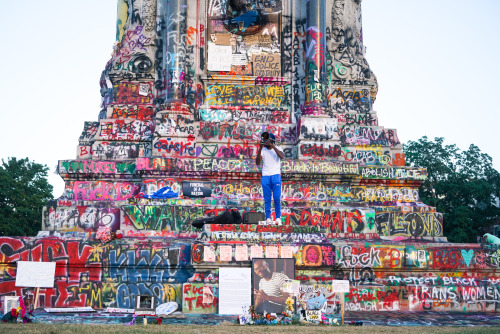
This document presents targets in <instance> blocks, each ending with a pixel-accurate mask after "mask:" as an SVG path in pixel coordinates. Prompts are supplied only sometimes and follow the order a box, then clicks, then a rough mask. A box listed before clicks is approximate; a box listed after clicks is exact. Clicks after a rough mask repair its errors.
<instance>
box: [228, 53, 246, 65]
mask: <svg viewBox="0 0 500 334" xmlns="http://www.w3.org/2000/svg"><path fill="white" fill-rule="evenodd" d="M246 64H247V56H246V55H244V54H233V60H232V61H231V65H235V66H244V65H246Z"/></svg>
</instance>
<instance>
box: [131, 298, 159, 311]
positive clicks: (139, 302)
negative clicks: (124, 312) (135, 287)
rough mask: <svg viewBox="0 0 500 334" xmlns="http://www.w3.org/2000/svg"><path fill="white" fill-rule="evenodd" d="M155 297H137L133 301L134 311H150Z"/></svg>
mask: <svg viewBox="0 0 500 334" xmlns="http://www.w3.org/2000/svg"><path fill="white" fill-rule="evenodd" d="M154 304H155V297H153V296H148V295H138V296H136V300H135V309H136V310H151V309H153V308H154Z"/></svg>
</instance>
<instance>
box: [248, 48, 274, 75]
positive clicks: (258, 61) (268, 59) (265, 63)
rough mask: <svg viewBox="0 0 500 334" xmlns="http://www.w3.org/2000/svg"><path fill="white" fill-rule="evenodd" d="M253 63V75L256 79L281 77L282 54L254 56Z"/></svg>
mask: <svg viewBox="0 0 500 334" xmlns="http://www.w3.org/2000/svg"><path fill="white" fill-rule="evenodd" d="M252 63H253V75H254V76H256V77H281V56H280V54H264V53H262V54H257V55H255V54H254V55H253V56H252Z"/></svg>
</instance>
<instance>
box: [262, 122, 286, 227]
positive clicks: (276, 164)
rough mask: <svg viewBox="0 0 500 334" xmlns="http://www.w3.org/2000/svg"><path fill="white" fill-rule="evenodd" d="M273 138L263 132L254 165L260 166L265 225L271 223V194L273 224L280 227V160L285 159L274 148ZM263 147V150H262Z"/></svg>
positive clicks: (281, 151) (281, 150) (278, 150)
mask: <svg viewBox="0 0 500 334" xmlns="http://www.w3.org/2000/svg"><path fill="white" fill-rule="evenodd" d="M274 143H275V137H274V135H273V134H272V133H268V132H264V133H262V135H261V141H260V143H259V144H260V145H259V151H258V152H257V158H256V159H255V163H256V164H257V166H259V165H260V163H261V162H263V164H262V179H261V183H262V191H263V192H264V209H265V212H266V224H268V225H271V224H272V223H273V221H272V219H271V193H272V194H273V199H274V212H275V214H276V216H275V219H276V220H275V223H276V224H278V225H281V160H284V159H285V155H284V154H283V149H282V148H281V147H278V146H275V145H274ZM263 147H265V149H263Z"/></svg>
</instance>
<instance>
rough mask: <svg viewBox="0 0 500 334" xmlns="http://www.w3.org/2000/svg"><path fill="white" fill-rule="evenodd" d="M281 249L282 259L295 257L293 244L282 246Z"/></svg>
mask: <svg viewBox="0 0 500 334" xmlns="http://www.w3.org/2000/svg"><path fill="white" fill-rule="evenodd" d="M280 251H281V258H282V259H291V258H292V257H293V254H292V246H281V249H280Z"/></svg>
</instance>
